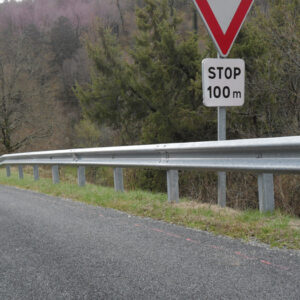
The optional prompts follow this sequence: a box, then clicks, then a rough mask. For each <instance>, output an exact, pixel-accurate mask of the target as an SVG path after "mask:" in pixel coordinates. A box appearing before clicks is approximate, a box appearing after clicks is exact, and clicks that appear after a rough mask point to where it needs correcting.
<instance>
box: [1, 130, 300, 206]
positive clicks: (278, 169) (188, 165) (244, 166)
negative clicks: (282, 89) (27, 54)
mask: <svg viewBox="0 0 300 300" xmlns="http://www.w3.org/2000/svg"><path fill="white" fill-rule="evenodd" d="M0 165H6V166H7V175H9V174H10V168H9V166H11V165H18V166H19V176H20V178H22V177H23V169H22V166H23V165H33V166H34V176H35V179H38V165H52V166H53V167H52V174H53V181H54V182H55V183H57V182H58V181H59V176H58V166H60V165H75V166H78V167H79V168H78V182H79V184H80V185H84V183H85V175H84V174H85V171H84V166H110V167H114V178H115V189H116V190H117V191H123V190H124V188H123V174H122V168H127V167H144V168H160V169H166V170H167V185H168V199H169V201H178V199H179V192H178V191H179V188H178V170H179V169H202V170H210V171H251V172H257V173H258V174H259V176H258V185H259V203H260V210H261V211H269V210H271V211H272V210H273V209H274V188H273V173H300V136H294V137H281V138H264V139H246V140H229V141H228V140H227V141H214V142H195V143H179V144H158V145H142V146H122V147H105V148H89V149H71V150H59V151H43V152H29V153H18V154H7V155H3V156H1V158H0Z"/></svg>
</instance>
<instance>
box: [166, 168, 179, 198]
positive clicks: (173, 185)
mask: <svg viewBox="0 0 300 300" xmlns="http://www.w3.org/2000/svg"><path fill="white" fill-rule="evenodd" d="M167 188H168V202H176V203H178V202H179V184H178V171H177V170H168V171H167Z"/></svg>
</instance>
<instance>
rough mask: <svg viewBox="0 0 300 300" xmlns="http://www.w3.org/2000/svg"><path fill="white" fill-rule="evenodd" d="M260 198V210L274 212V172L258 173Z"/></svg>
mask: <svg viewBox="0 0 300 300" xmlns="http://www.w3.org/2000/svg"><path fill="white" fill-rule="evenodd" d="M258 199H259V211H260V212H262V213H264V212H268V211H270V212H272V211H274V208H275V204H274V203H275V202H274V179H273V174H266V173H264V174H259V175H258Z"/></svg>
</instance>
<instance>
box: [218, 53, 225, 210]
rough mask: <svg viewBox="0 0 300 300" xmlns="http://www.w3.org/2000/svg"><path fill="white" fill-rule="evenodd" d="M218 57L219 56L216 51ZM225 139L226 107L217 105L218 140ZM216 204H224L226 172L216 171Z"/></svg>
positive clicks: (222, 205) (223, 205)
mask: <svg viewBox="0 0 300 300" xmlns="http://www.w3.org/2000/svg"><path fill="white" fill-rule="evenodd" d="M218 58H221V56H220V54H219V53H218ZM225 140H226V107H218V141H225ZM218 205H219V206H221V207H225V206H226V172H218Z"/></svg>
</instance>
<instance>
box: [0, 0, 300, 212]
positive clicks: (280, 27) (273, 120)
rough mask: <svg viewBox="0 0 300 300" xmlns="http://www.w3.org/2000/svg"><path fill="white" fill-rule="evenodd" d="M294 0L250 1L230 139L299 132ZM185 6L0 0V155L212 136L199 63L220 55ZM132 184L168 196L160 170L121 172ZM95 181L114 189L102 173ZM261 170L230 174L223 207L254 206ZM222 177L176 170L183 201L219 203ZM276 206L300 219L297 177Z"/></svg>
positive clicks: (212, 115) (188, 2)
mask: <svg viewBox="0 0 300 300" xmlns="http://www.w3.org/2000/svg"><path fill="white" fill-rule="evenodd" d="M299 11H300V3H299V0H256V1H255V5H254V8H253V9H252V11H251V13H250V15H249V17H248V18H247V21H246V23H245V25H244V26H243V28H242V31H241V32H240V34H239V36H238V38H237V40H236V43H235V45H234V47H233V49H232V51H231V54H230V57H232V58H242V59H244V60H245V62H246V77H247V78H246V100H245V105H244V106H243V107H238V108H230V109H228V113H227V116H228V117H227V118H228V121H227V136H228V139H237V138H238V139H244V138H255V137H275V136H291V135H299V129H300V126H299V124H300V100H299V87H300V72H299V70H300V18H299ZM216 55H217V53H216V50H215V48H214V46H213V44H212V42H211V41H210V38H209V37H208V36H207V32H206V29H205V28H204V26H203V23H202V21H201V20H200V18H199V16H198V12H197V11H196V9H195V7H194V4H193V1H192V0H51V1H50V0H23V1H22V2H15V1H5V2H4V3H2V4H0V152H1V153H2V154H3V153H12V152H23V151H34V150H49V149H66V148H74V147H98V146H100V147H102V146H111V145H132V144H151V143H171V142H188V141H207V140H216V139H217V113H216V109H213V108H206V107H204V106H203V104H202V84H201V61H202V59H203V58H206V57H216ZM125 174H126V175H125V180H126V182H125V185H126V187H127V189H135V188H143V189H150V190H154V191H165V189H166V179H165V172H162V171H153V170H132V169H131V170H126V172H125ZM88 177H89V180H90V181H93V182H95V183H101V184H104V185H111V184H112V175H111V172H110V171H109V170H108V169H103V168H98V169H96V168H90V169H89V171H88ZM256 180H257V176H256V174H240V173H229V174H228V192H227V196H228V204H229V206H231V207H234V208H257V205H258V203H257V182H256ZM216 182H217V176H216V174H215V173H210V172H200V171H194V172H190V171H189V172H186V171H182V172H180V192H181V194H182V195H184V196H187V197H191V198H193V199H197V200H198V201H202V202H210V203H215V202H216V195H217V193H216ZM275 200H276V206H277V207H280V208H282V209H284V210H285V211H287V212H289V213H292V214H296V215H298V216H299V215H300V178H299V176H296V175H295V176H287V175H284V176H276V177H275Z"/></svg>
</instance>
